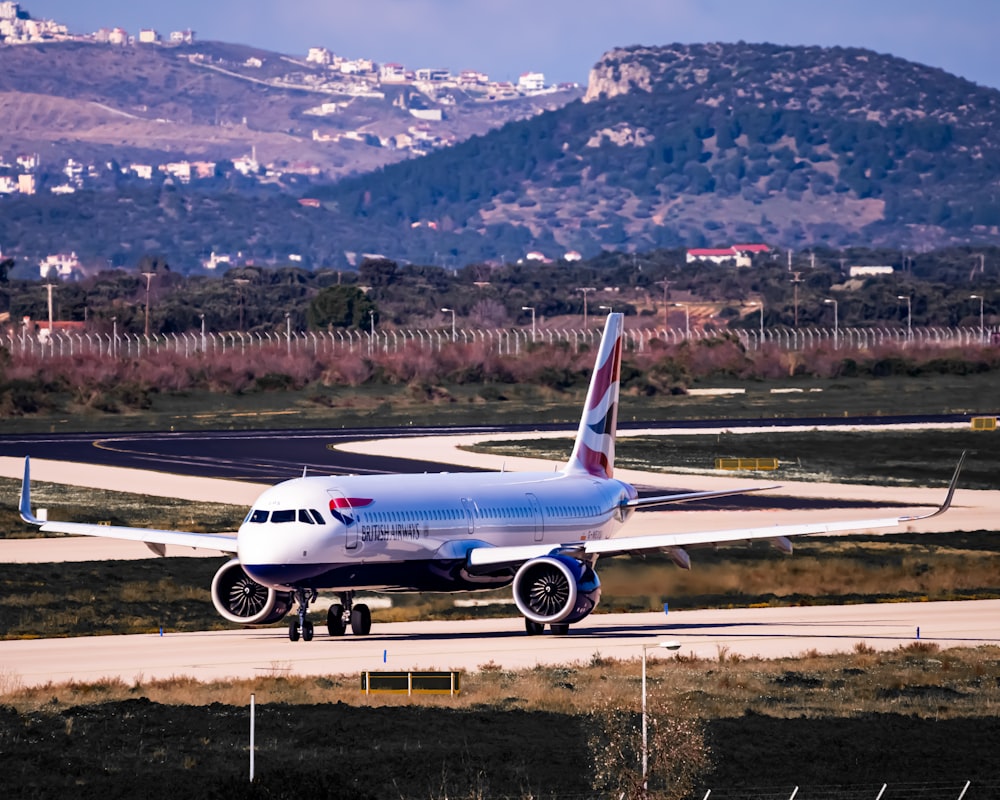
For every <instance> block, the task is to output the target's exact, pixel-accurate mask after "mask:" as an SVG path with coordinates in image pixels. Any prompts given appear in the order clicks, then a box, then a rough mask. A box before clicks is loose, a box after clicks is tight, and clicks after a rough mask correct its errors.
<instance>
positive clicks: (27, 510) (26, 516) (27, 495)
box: [20, 456, 45, 525]
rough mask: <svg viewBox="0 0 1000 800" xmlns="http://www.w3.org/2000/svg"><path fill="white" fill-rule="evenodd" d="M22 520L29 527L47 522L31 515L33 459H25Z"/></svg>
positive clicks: (22, 486)
mask: <svg viewBox="0 0 1000 800" xmlns="http://www.w3.org/2000/svg"><path fill="white" fill-rule="evenodd" d="M20 512H21V519H23V520H24V521H25V522H27V523H28V524H29V525H44V524H45V521H44V520H40V519H38V517H36V516H35V515H34V514H32V513H31V457H30V456H25V457H24V478H23V479H22V480H21V505H20Z"/></svg>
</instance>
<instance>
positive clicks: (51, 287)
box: [45, 283, 55, 342]
mask: <svg viewBox="0 0 1000 800" xmlns="http://www.w3.org/2000/svg"><path fill="white" fill-rule="evenodd" d="M45 288H46V289H47V290H48V292H49V341H50V342H51V341H52V290H53V289H54V288H55V286H53V285H52V284H51V283H47V284H45Z"/></svg>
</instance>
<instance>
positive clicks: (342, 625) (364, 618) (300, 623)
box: [288, 589, 372, 642]
mask: <svg viewBox="0 0 1000 800" xmlns="http://www.w3.org/2000/svg"><path fill="white" fill-rule="evenodd" d="M339 597H340V602H339V603H334V604H333V605H332V606H330V609H329V610H328V611H327V612H326V628H327V630H328V631H329V632H330V635H331V636H343V635H344V634H345V633H346V632H347V626H348V624H350V626H351V633H353V634H354V635H355V636H367V635H368V634H369V633H371V630H372V612H371V610H370V609H369V608H368V606H366V605H365V604H364V603H358V604H357V605H354V602H353V601H354V592H341V593H340V595H339ZM315 600H316V590H315V589H296V590H295V601H296V603H298V610H297V612H296V614H295V617H294V618H293V619H292V620H291V622H289V623H288V638H289V639H290V640H291V641H293V642H297V641H298V640H299V636H300V635H301V637H302V640H303V641H305V642H308V641H310V640H311V639H312V638H313V623H312V621H311V620H310V619H308V618H307V616H306V615H307V614H308V613H309V604H310V603H312V602H314V601H315Z"/></svg>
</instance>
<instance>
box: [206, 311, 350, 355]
mask: <svg viewBox="0 0 1000 800" xmlns="http://www.w3.org/2000/svg"><path fill="white" fill-rule="evenodd" d="M203 319H204V318H203ZM359 344H360V342H359ZM285 347H286V349H287V351H288V355H291V354H292V315H291V313H289V312H285Z"/></svg>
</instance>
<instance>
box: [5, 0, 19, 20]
mask: <svg viewBox="0 0 1000 800" xmlns="http://www.w3.org/2000/svg"><path fill="white" fill-rule="evenodd" d="M20 15H21V6H20V4H19V3H9V2H3V3H0V19H17V18H18V17H19V16H20Z"/></svg>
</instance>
